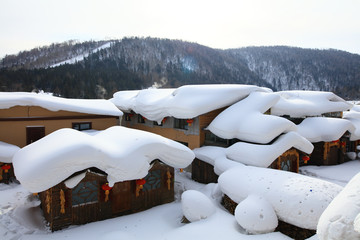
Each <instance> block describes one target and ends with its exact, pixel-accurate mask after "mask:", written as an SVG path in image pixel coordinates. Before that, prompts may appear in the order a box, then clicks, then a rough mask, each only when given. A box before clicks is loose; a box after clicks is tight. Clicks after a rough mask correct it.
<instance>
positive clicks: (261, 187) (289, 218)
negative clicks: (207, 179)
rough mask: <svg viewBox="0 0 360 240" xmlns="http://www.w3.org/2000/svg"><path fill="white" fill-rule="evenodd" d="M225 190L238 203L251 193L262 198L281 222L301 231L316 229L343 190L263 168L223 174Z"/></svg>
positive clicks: (247, 167)
mask: <svg viewBox="0 0 360 240" xmlns="http://www.w3.org/2000/svg"><path fill="white" fill-rule="evenodd" d="M218 183H219V186H220V189H221V191H222V192H223V193H224V194H226V195H227V196H229V197H230V198H231V199H232V200H233V201H235V202H236V203H240V202H241V201H242V200H243V199H244V198H246V197H247V196H249V195H251V194H255V195H258V196H262V197H263V198H264V199H266V200H267V201H268V202H269V203H270V204H271V206H272V207H273V209H274V211H275V212H276V215H277V217H278V219H279V220H281V221H284V222H287V223H290V224H292V225H295V226H297V227H300V228H305V229H313V230H315V229H316V226H317V223H318V221H319V218H320V216H321V214H322V213H323V212H324V210H325V209H326V207H327V206H328V205H329V204H330V202H331V201H332V200H333V199H334V198H335V196H336V195H337V194H338V193H339V192H340V191H341V190H342V187H341V186H339V185H337V184H334V183H330V182H328V181H324V180H320V179H316V178H311V177H308V176H304V175H300V174H296V173H292V172H286V171H281V170H274V169H269V168H259V167H250V166H244V167H236V168H232V169H229V170H227V171H226V172H224V173H223V174H221V175H220V177H219V179H218Z"/></svg>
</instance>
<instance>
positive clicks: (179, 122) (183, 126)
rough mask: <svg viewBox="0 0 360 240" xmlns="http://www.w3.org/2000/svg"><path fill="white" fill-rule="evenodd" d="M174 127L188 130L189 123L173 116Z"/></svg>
mask: <svg viewBox="0 0 360 240" xmlns="http://www.w3.org/2000/svg"><path fill="white" fill-rule="evenodd" d="M174 128H177V129H184V130H188V129H189V125H188V123H187V122H186V119H177V118H175V119H174Z"/></svg>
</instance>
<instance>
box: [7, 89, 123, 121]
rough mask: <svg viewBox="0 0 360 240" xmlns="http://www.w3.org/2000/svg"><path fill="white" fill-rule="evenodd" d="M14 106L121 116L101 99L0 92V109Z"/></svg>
mask: <svg viewBox="0 0 360 240" xmlns="http://www.w3.org/2000/svg"><path fill="white" fill-rule="evenodd" d="M14 106H39V107H42V108H46V109H48V110H50V111H60V110H63V111H70V112H80V113H87V114H99V115H110V116H122V112H121V111H120V110H119V109H117V108H116V106H114V104H112V103H111V102H110V101H108V100H103V99H67V98H61V97H54V96H52V95H49V94H37V93H27V92H0V109H7V108H11V107H14Z"/></svg>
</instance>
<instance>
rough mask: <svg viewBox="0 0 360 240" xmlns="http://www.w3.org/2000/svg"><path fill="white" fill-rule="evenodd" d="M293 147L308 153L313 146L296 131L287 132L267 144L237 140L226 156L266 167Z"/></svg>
mask: <svg viewBox="0 0 360 240" xmlns="http://www.w3.org/2000/svg"><path fill="white" fill-rule="evenodd" d="M292 147H295V148H296V149H299V150H300V151H303V152H305V153H307V154H310V153H311V152H312V151H313V149H314V146H313V145H312V144H311V142H309V141H308V140H306V139H305V138H303V137H302V136H300V135H299V134H298V133H296V132H289V133H286V134H284V135H282V136H280V137H279V138H278V139H277V140H276V141H275V142H274V143H272V144H269V145H260V144H250V143H244V142H238V143H235V144H233V145H232V146H230V147H228V148H227V149H226V151H225V153H226V156H227V157H228V158H229V159H231V160H234V161H237V162H240V163H243V164H246V165H250V166H256V167H265V168H266V167H268V166H270V165H271V163H272V162H273V161H274V160H275V159H276V158H278V157H279V156H280V155H281V154H283V153H284V152H286V151H287V150H289V149H290V148H292Z"/></svg>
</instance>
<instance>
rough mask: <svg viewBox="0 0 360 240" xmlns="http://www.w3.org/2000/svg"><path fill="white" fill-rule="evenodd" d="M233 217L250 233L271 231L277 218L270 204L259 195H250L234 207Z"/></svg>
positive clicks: (275, 224)
mask: <svg viewBox="0 0 360 240" xmlns="http://www.w3.org/2000/svg"><path fill="white" fill-rule="evenodd" d="M235 218H236V221H237V222H238V223H239V225H240V226H241V227H243V228H244V229H245V230H246V231H248V232H249V233H252V234H263V233H269V232H273V231H274V230H275V228H276V227H277V225H278V219H277V216H276V213H275V211H274V209H273V208H272V206H271V204H270V203H269V202H268V201H266V200H265V199H263V198H262V197H260V196H256V195H250V196H248V197H247V198H246V199H245V200H243V201H242V202H241V203H239V204H238V205H237V207H236V209H235Z"/></svg>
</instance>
